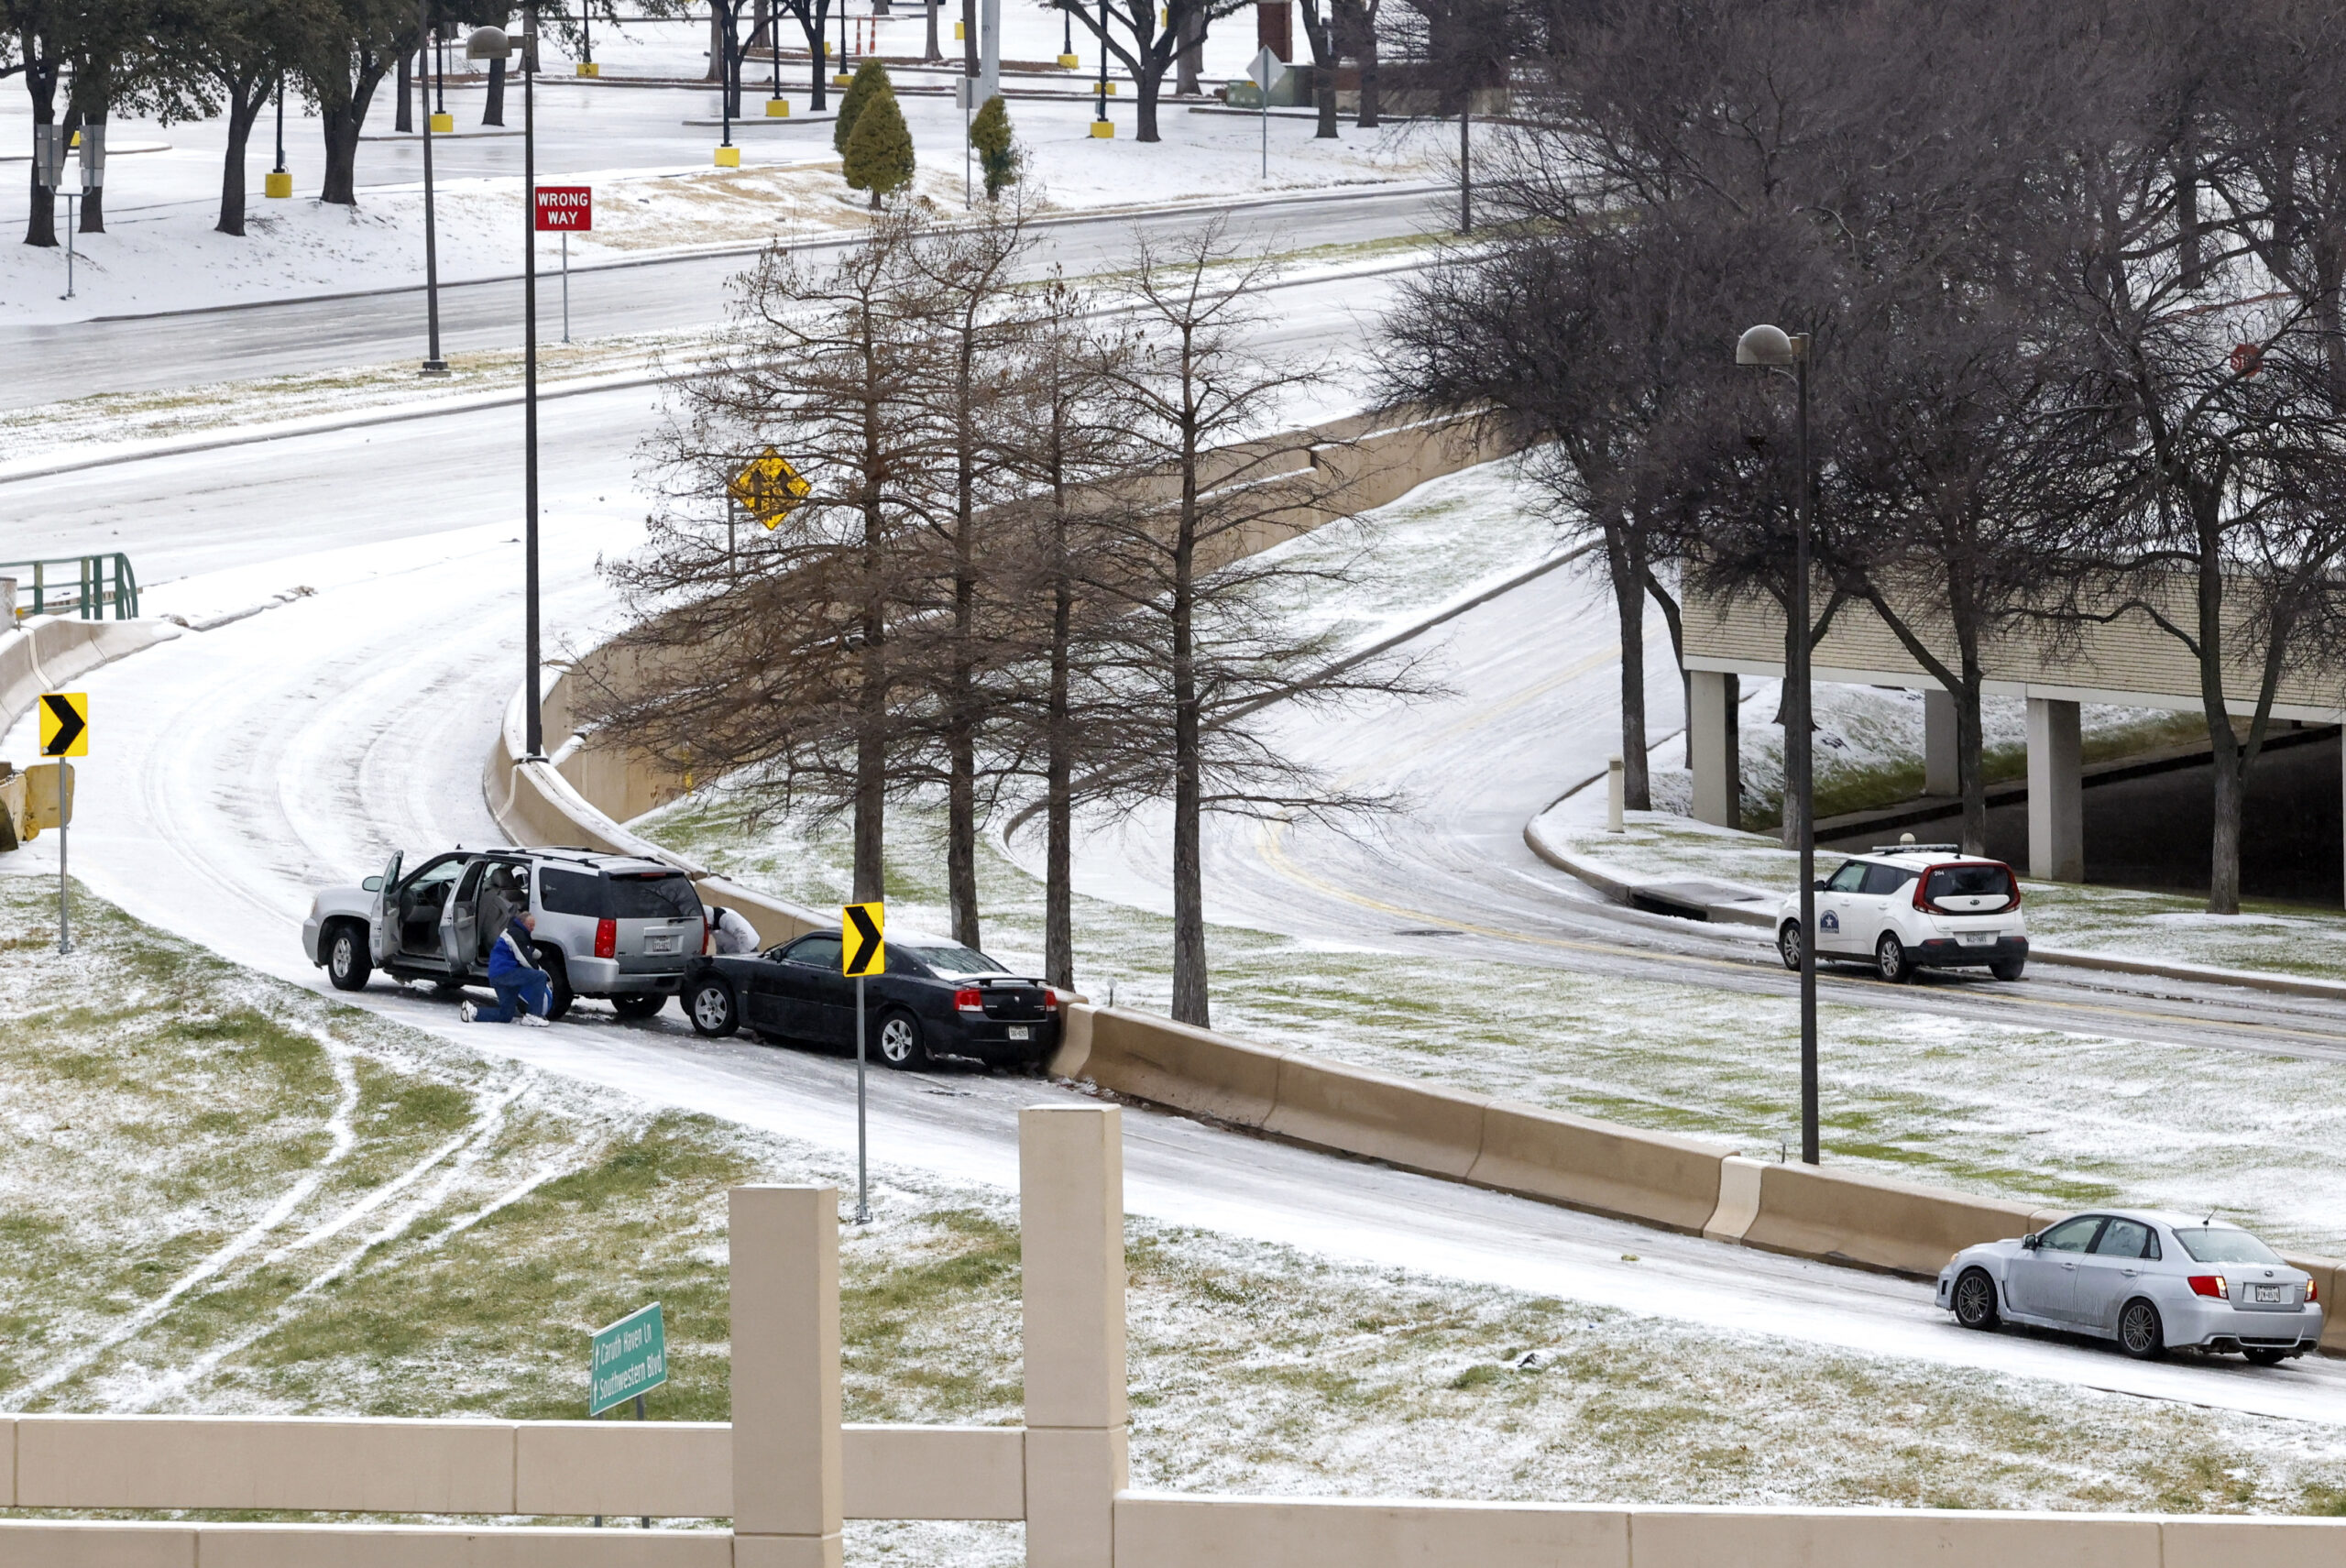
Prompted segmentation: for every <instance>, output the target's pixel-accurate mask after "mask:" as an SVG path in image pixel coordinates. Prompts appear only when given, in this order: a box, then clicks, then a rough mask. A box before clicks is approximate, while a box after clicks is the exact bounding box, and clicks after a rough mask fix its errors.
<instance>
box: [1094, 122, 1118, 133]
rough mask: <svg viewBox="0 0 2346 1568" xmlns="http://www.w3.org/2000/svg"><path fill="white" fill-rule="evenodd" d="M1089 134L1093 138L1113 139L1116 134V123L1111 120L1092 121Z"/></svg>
mask: <svg viewBox="0 0 2346 1568" xmlns="http://www.w3.org/2000/svg"><path fill="white" fill-rule="evenodd" d="M1091 134H1092V135H1093V136H1095V137H1113V136H1114V135H1115V134H1116V122H1115V121H1113V120H1094V121H1092V122H1091Z"/></svg>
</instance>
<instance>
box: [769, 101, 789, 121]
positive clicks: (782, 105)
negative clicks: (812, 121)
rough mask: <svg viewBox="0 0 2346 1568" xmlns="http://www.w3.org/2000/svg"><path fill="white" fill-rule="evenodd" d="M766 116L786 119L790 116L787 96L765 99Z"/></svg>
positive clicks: (774, 118)
mask: <svg viewBox="0 0 2346 1568" xmlns="http://www.w3.org/2000/svg"><path fill="white" fill-rule="evenodd" d="M766 118H767V119H769V120H786V119H788V118H790V100H789V99H787V98H769V99H767V100H766Z"/></svg>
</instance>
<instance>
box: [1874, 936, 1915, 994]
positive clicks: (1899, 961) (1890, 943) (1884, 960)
mask: <svg viewBox="0 0 2346 1568" xmlns="http://www.w3.org/2000/svg"><path fill="white" fill-rule="evenodd" d="M1873 967H1874V970H1875V971H1876V972H1877V973H1879V974H1880V976H1881V978H1882V979H1884V980H1886V981H1889V982H1890V983H1891V984H1892V985H1903V984H1904V983H1905V982H1906V981H1907V979H1908V978H1909V977H1910V976H1912V975H1913V972H1914V966H1913V964H1912V963H1910V962H1908V961H1907V959H1906V944H1905V943H1903V942H1902V941H1900V940H1899V939H1898V933H1897V932H1895V931H1884V932H1883V933H1882V934H1881V940H1880V942H1878V943H1876V944H1875V945H1874V949H1873Z"/></svg>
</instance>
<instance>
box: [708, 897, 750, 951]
mask: <svg viewBox="0 0 2346 1568" xmlns="http://www.w3.org/2000/svg"><path fill="white" fill-rule="evenodd" d="M757 950H758V928H757V927H754V926H752V925H751V924H750V923H749V922H748V921H747V920H744V919H743V918H741V916H740V915H739V914H738V913H736V912H735V911H733V910H730V909H725V908H721V907H720V908H713V909H711V910H709V911H708V951H709V955H710V956H711V957H713V958H725V957H730V956H738V955H740V954H742V953H754V952H756V951H757Z"/></svg>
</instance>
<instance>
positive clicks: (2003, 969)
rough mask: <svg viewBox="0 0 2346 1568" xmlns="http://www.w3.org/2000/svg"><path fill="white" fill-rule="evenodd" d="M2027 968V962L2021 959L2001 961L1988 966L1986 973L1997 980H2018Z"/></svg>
mask: <svg viewBox="0 0 2346 1568" xmlns="http://www.w3.org/2000/svg"><path fill="white" fill-rule="evenodd" d="M2027 968H2028V963H2027V960H2025V959H2000V960H1999V961H1997V962H1995V963H1992V964H1990V965H1989V966H1988V972H1989V973H1990V974H1992V975H1994V976H1995V977H1996V978H1997V979H1998V980H2018V979H2019V978H2020V977H2021V973H2022V971H2023V970H2026V969H2027Z"/></svg>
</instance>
